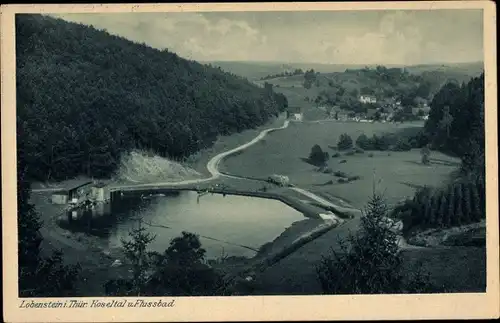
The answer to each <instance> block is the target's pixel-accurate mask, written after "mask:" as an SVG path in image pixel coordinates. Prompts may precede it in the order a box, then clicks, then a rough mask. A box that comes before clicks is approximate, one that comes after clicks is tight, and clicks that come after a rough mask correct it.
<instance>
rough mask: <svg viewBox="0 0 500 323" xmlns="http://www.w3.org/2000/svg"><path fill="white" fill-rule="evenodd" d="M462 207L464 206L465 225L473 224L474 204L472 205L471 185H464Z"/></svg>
mask: <svg viewBox="0 0 500 323" xmlns="http://www.w3.org/2000/svg"><path fill="white" fill-rule="evenodd" d="M462 190H463V193H462V196H463V199H462V205H463V223H470V222H472V204H471V190H470V183H465V184H463V185H462Z"/></svg>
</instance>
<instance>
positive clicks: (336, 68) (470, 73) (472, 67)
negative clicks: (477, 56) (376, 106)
mask: <svg viewBox="0 0 500 323" xmlns="http://www.w3.org/2000/svg"><path fill="white" fill-rule="evenodd" d="M206 63H209V64H211V65H213V66H217V67H220V68H222V69H223V70H225V71H228V72H231V73H234V74H236V75H240V76H243V77H246V78H249V79H251V80H258V79H260V78H262V77H265V76H267V75H272V74H279V73H282V72H285V71H293V70H295V69H302V70H304V71H305V70H309V69H314V70H315V71H316V72H320V73H334V72H344V71H345V70H346V69H362V68H364V67H369V68H375V67H376V65H364V64H320V63H280V62H237V61H211V62H206ZM384 66H385V67H387V68H394V67H398V68H401V67H405V68H406V69H407V70H408V71H409V72H410V73H415V74H419V73H422V72H426V71H427V72H429V71H441V72H446V73H450V74H460V75H467V77H468V78H470V77H476V76H478V75H480V74H481V72H482V71H483V69H484V64H483V62H471V63H451V64H425V65H412V66H404V65H395V64H385V65H384Z"/></svg>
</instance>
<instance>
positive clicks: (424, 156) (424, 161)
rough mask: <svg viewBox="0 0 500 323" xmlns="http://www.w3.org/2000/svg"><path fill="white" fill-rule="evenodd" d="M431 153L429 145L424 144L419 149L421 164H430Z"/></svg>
mask: <svg viewBox="0 0 500 323" xmlns="http://www.w3.org/2000/svg"><path fill="white" fill-rule="evenodd" d="M430 155H431V151H430V149H429V147H427V146H424V147H423V148H422V150H420V156H421V157H422V159H421V160H422V164H424V165H429V164H430V159H429V156H430Z"/></svg>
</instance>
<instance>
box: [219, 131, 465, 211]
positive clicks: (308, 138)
mask: <svg viewBox="0 0 500 323" xmlns="http://www.w3.org/2000/svg"><path fill="white" fill-rule="evenodd" d="M414 126H415V125H413V124H401V125H395V124H389V123H385V124H384V123H353V122H350V123H348V122H345V123H341V122H324V123H292V124H290V126H289V127H288V128H287V129H285V130H282V131H279V132H275V133H272V134H270V135H269V136H268V137H266V138H265V139H264V140H263V141H262V142H261V143H258V144H256V145H254V146H252V147H249V148H248V149H247V150H245V151H244V152H243V153H241V154H239V155H237V156H233V157H230V158H228V159H226V160H225V161H224V162H223V165H221V169H222V170H223V171H225V172H228V173H230V174H235V175H244V176H250V177H256V178H266V177H267V176H269V175H271V174H275V173H276V174H282V175H286V176H289V178H290V181H291V183H292V184H294V185H297V186H300V187H304V188H307V189H310V190H312V191H314V192H319V193H326V194H332V195H334V196H338V197H340V198H342V199H344V200H346V201H347V202H349V203H351V204H352V205H353V206H355V207H362V206H364V205H365V203H366V200H367V198H368V197H369V196H370V195H371V193H372V187H373V178H374V173H375V178H376V180H377V181H378V180H381V181H380V183H378V185H377V186H378V188H379V189H381V190H383V191H385V195H386V196H387V198H388V200H389V203H394V202H397V201H399V200H401V199H403V198H405V197H409V196H412V194H413V192H414V191H415V188H416V187H418V186H422V185H431V186H434V185H439V184H442V183H443V181H444V180H446V179H447V178H448V176H449V175H450V173H452V172H453V171H454V170H455V169H456V168H457V166H458V165H459V161H458V160H457V159H455V158H452V157H449V156H446V155H444V154H442V153H439V152H432V154H431V164H430V165H429V166H424V165H422V164H421V163H420V151H419V150H418V149H414V150H411V151H406V152H392V151H391V152H389V151H373V152H368V151H366V152H364V153H363V154H355V155H352V156H345V155H344V154H343V153H342V156H340V157H337V158H330V159H329V161H328V166H329V167H330V168H331V169H332V170H333V172H335V171H342V172H345V173H347V174H348V175H350V176H360V177H361V178H360V179H359V180H357V181H354V182H350V183H344V184H340V183H337V179H338V178H337V177H335V176H334V175H333V174H325V173H322V172H317V171H316V169H317V167H316V166H313V165H311V164H308V163H307V162H305V161H304V160H303V159H304V158H307V157H308V155H309V153H310V150H311V148H312V146H313V145H315V144H318V145H320V146H321V148H322V149H323V151H327V152H328V153H329V154H330V156H331V155H332V154H333V153H334V152H335V151H336V150H335V148H336V147H335V146H336V144H337V141H338V138H339V136H340V135H341V134H342V133H348V134H349V135H350V136H351V137H352V138H353V140H354V141H355V140H356V138H357V137H358V136H359V135H360V134H361V133H365V134H366V135H367V136H371V135H372V134H374V133H378V134H380V133H383V132H397V131H405V129H408V128H407V127H414ZM330 147H332V148H333V149H332V148H330ZM370 153H373V157H369V154H370ZM340 160H346V162H345V163H342V164H341V163H339V161H340ZM330 180H331V181H333V184H329V185H324V184H325V183H327V182H328V181H330Z"/></svg>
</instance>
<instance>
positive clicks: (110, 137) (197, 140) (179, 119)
mask: <svg viewBox="0 0 500 323" xmlns="http://www.w3.org/2000/svg"><path fill="white" fill-rule="evenodd" d="M16 68H17V75H16V76H17V78H16V85H17V129H18V142H21V141H22V142H25V149H26V158H27V159H26V162H27V164H28V165H29V166H30V167H29V170H28V176H29V177H30V178H32V179H37V180H44V179H47V178H49V177H50V178H52V179H58V180H59V179H64V178H67V177H74V176H76V175H79V174H89V175H93V176H95V177H106V176H108V175H110V173H112V172H113V170H114V169H115V168H116V165H117V162H118V161H119V158H120V155H121V153H122V152H126V151H129V150H130V149H133V148H139V149H148V150H151V151H154V152H156V153H158V154H159V155H161V156H167V157H170V158H175V159H180V158H183V157H185V156H187V155H190V154H192V153H194V152H196V151H198V150H199V149H201V148H203V147H206V146H209V145H211V144H212V143H213V141H214V140H215V139H216V138H217V136H218V135H225V134H231V133H234V132H239V131H242V130H243V129H247V128H252V127H255V126H258V125H260V124H263V123H264V122H266V121H267V120H269V119H270V118H273V117H275V116H276V115H278V113H280V112H282V111H284V109H285V108H286V106H287V100H286V98H285V97H284V96H283V95H282V94H277V93H275V92H274V91H273V90H272V88H265V89H261V88H258V87H256V86H255V85H253V84H251V83H250V82H249V81H248V80H246V79H243V78H241V77H237V76H235V75H232V74H229V73H225V72H223V71H221V70H220V69H217V68H212V67H209V66H206V65H201V64H198V63H196V62H193V61H188V60H185V59H182V58H180V57H178V56H177V55H176V54H174V53H171V52H168V51H167V50H162V51H160V50H156V49H153V48H151V47H148V46H147V45H145V44H137V43H133V42H131V41H128V40H125V39H123V38H120V37H117V36H113V35H110V34H108V33H106V32H104V31H99V30H96V29H94V28H92V27H87V26H84V25H79V24H74V23H67V22H64V21H62V20H59V19H54V18H51V17H46V16H40V15H24V14H23V15H16Z"/></svg>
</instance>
